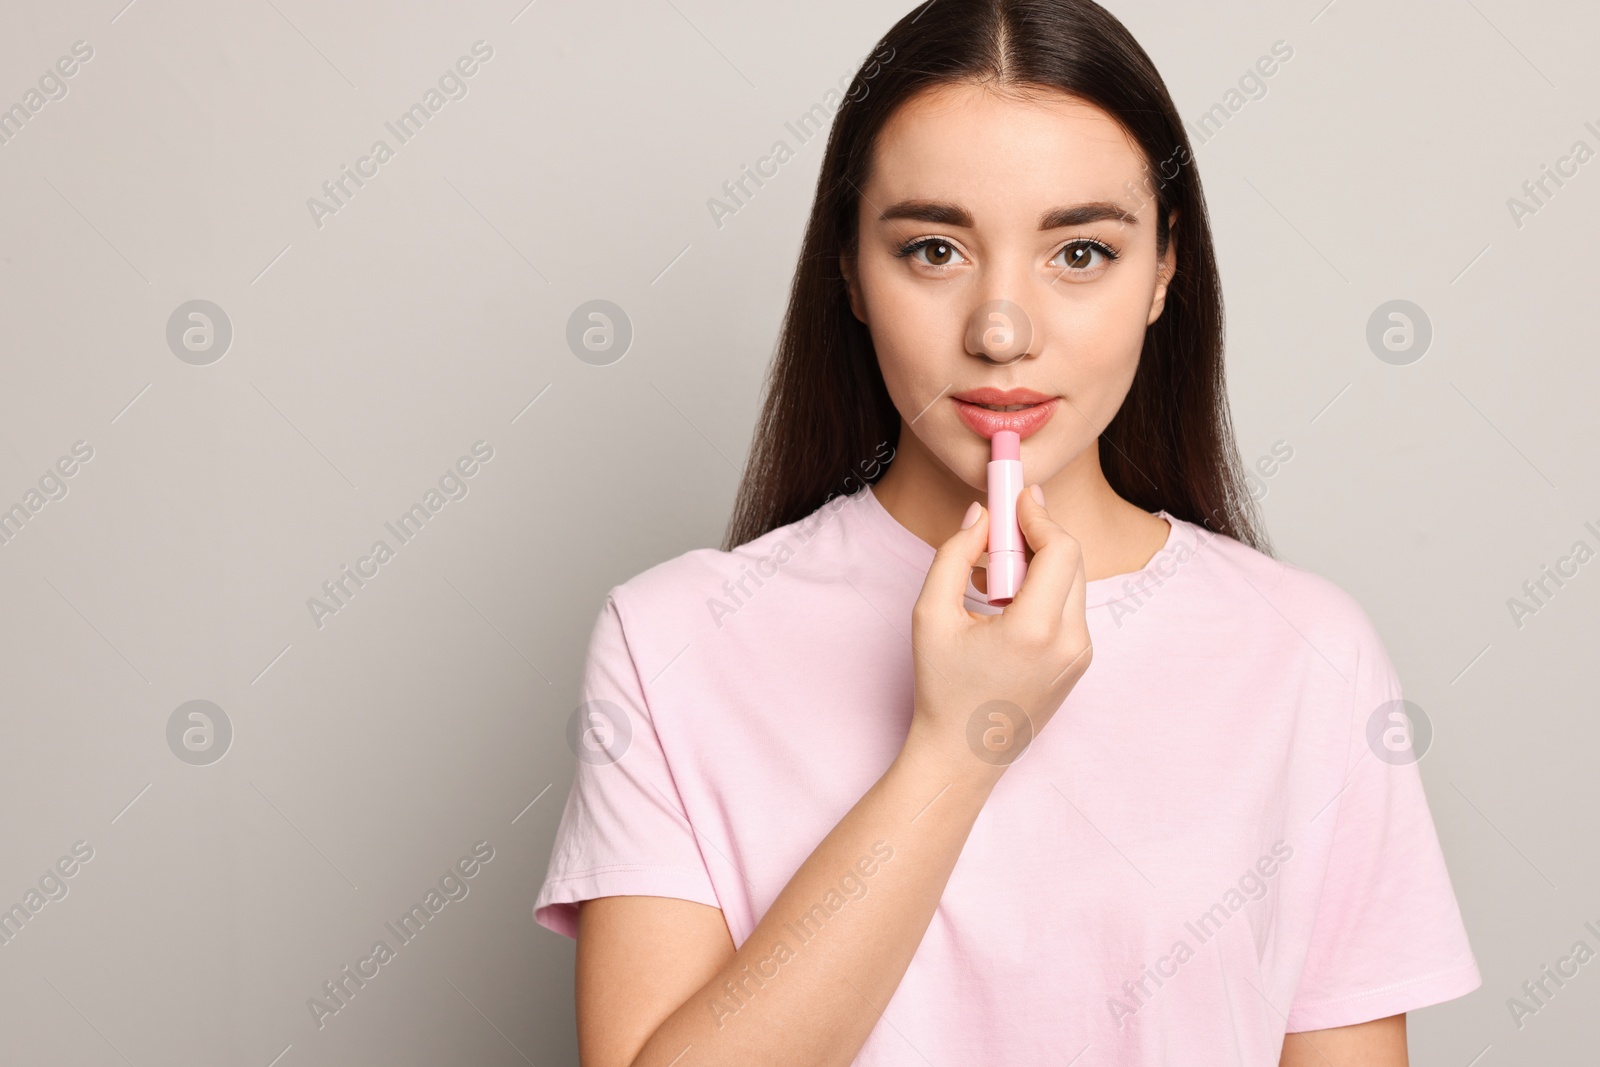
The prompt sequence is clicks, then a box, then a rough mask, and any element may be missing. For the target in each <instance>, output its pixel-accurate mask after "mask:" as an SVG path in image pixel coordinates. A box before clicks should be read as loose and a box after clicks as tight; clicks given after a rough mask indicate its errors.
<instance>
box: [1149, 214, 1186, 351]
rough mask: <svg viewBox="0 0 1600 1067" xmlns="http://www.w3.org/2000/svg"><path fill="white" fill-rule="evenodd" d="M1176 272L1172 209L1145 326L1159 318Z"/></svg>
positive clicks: (1174, 217) (1174, 225)
mask: <svg viewBox="0 0 1600 1067" xmlns="http://www.w3.org/2000/svg"><path fill="white" fill-rule="evenodd" d="M1177 271H1178V211H1177V209H1176V208H1174V209H1173V211H1172V214H1171V215H1169V216H1167V252H1166V254H1165V255H1164V256H1162V257H1161V262H1159V263H1157V264H1156V291H1155V294H1154V295H1153V297H1152V298H1151V300H1150V317H1149V318H1148V319H1146V320H1145V323H1144V324H1145V325H1146V326H1148V325H1150V324H1151V323H1152V322H1155V321H1156V320H1157V319H1159V318H1160V317H1161V310H1162V309H1163V308H1165V307H1166V306H1167V286H1168V285H1169V284H1170V283H1171V281H1172V276H1173V275H1174V274H1176V273H1177Z"/></svg>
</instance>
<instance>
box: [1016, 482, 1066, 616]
mask: <svg viewBox="0 0 1600 1067" xmlns="http://www.w3.org/2000/svg"><path fill="white" fill-rule="evenodd" d="M1017 524H1018V525H1019V526H1021V527H1022V536H1024V537H1025V538H1027V539H1028V545H1029V547H1031V548H1032V549H1033V559H1032V560H1031V561H1030V562H1029V563H1028V573H1027V574H1026V575H1024V576H1023V579H1022V588H1021V589H1019V590H1018V591H1017V596H1016V599H1015V600H1013V601H1012V602H1011V604H1010V606H1008V607H1007V608H1006V614H1007V615H1011V616H1014V617H1016V618H1018V619H1020V620H1022V621H1024V622H1033V623H1036V624H1038V625H1040V626H1054V625H1055V624H1056V623H1057V622H1059V621H1060V620H1062V619H1067V618H1073V617H1076V616H1075V615H1074V612H1082V610H1083V603H1084V589H1083V558H1082V553H1081V552H1080V551H1079V550H1078V545H1077V543H1076V541H1075V540H1074V539H1073V537H1072V535H1071V534H1069V533H1067V531H1066V530H1065V529H1063V528H1062V526H1061V524H1060V523H1058V522H1056V521H1055V520H1054V519H1052V518H1051V517H1050V513H1049V512H1048V511H1047V510H1046V509H1045V507H1044V505H1042V504H1040V503H1039V502H1038V501H1036V500H1034V499H1033V493H1032V492H1030V491H1029V490H1027V489H1024V490H1023V491H1022V492H1021V493H1019V494H1018V495H1017Z"/></svg>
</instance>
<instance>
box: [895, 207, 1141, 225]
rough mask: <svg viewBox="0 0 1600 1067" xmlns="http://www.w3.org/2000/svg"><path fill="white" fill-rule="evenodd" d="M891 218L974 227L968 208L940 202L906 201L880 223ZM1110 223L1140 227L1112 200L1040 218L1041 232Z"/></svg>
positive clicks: (1058, 210) (1135, 218)
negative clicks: (1066, 227) (1093, 223)
mask: <svg viewBox="0 0 1600 1067" xmlns="http://www.w3.org/2000/svg"><path fill="white" fill-rule="evenodd" d="M890 219H912V220H914V221H916V222H932V223H938V224H939V225H943V226H965V227H968V228H971V226H972V216H971V215H970V214H968V213H967V210H966V209H965V208H963V207H959V206H957V205H955V204H950V203H945V202H944V201H940V200H902V201H900V202H899V203H898V204H893V205H891V206H890V207H888V208H886V209H884V211H883V213H882V214H880V215H879V216H878V221H879V222H888V221H889V220H890ZM1108 221H1109V222H1121V223H1125V224H1126V225H1129V226H1137V225H1138V224H1139V217H1138V216H1137V215H1135V214H1133V213H1132V212H1130V211H1129V210H1128V209H1127V208H1124V207H1122V206H1121V205H1118V204H1114V203H1112V202H1110V201H1109V200H1096V201H1093V202H1090V203H1087V204H1073V205H1072V206H1070V207H1058V208H1052V209H1051V210H1049V211H1046V212H1045V213H1044V214H1043V215H1041V216H1039V229H1041V230H1057V229H1061V228H1062V227H1065V226H1083V225H1085V224H1087V223H1091V222H1108Z"/></svg>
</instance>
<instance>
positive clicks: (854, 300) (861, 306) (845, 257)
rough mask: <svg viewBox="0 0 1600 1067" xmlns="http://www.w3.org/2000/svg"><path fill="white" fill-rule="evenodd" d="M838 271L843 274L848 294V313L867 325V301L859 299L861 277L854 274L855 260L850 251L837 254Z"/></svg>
mask: <svg viewBox="0 0 1600 1067" xmlns="http://www.w3.org/2000/svg"><path fill="white" fill-rule="evenodd" d="M839 273H841V274H843V275H844V285H845V291H846V292H847V293H849V295H850V314H852V315H854V316H855V317H856V318H857V319H858V320H859V321H860V322H861V324H862V325H863V326H865V325H867V302H866V301H865V300H863V299H861V279H860V278H859V277H858V276H857V275H856V260H855V256H854V255H852V254H851V253H848V252H844V253H840V255H839Z"/></svg>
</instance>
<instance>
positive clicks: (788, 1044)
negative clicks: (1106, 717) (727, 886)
mask: <svg viewBox="0 0 1600 1067" xmlns="http://www.w3.org/2000/svg"><path fill="white" fill-rule="evenodd" d="M974 763H976V761H974ZM980 766H981V765H980ZM948 770H949V768H945V767H941V766H940V765H939V764H936V763H934V762H933V761H931V760H922V759H919V758H917V757H916V756H915V755H913V754H911V753H910V752H909V751H908V752H905V753H902V755H901V756H900V758H898V759H896V760H895V762H894V763H893V764H892V765H891V766H890V767H889V769H888V770H887V771H885V772H884V775H883V777H882V778H880V779H878V781H877V782H876V783H875V784H874V785H873V786H872V788H871V789H869V790H868V791H867V792H866V793H865V794H864V795H863V796H862V798H861V800H860V801H858V802H857V803H856V806H855V807H854V808H852V809H851V810H850V811H849V813H848V814H846V815H845V817H844V818H843V819H841V820H840V822H839V824H838V825H837V826H835V827H834V828H833V830H832V831H831V832H830V833H829V834H828V836H827V837H825V838H823V840H822V842H821V844H819V845H818V846H817V847H816V849H815V851H813V852H812V853H811V856H810V857H809V858H808V859H807V860H806V861H805V863H804V864H802V865H801V867H800V869H799V870H798V871H797V872H796V873H795V875H794V877H793V878H791V879H790V880H789V884H788V885H787V886H785V887H784V889H783V891H782V892H781V893H780V894H779V895H778V899H777V900H776V901H774V902H773V905H772V907H771V908H769V909H768V910H767V913H766V914H765V915H764V916H763V917H762V919H761V921H760V923H758V924H757V926H756V928H755V931H754V932H753V933H752V934H751V935H750V937H749V938H748V939H747V940H746V941H745V943H744V945H743V946H741V947H740V948H739V950H738V951H737V952H736V951H734V947H733V942H732V940H731V939H730V938H729V936H728V930H727V927H726V925H725V924H724V923H723V919H722V913H721V912H720V911H718V910H717V909H715V908H711V907H707V906H705V905H703V904H695V903H692V902H689V901H681V900H669V899H667V898H663V897H607V898H602V899H600V900H596V901H590V902H586V903H585V904H583V905H582V906H581V907H580V910H579V929H578V1038H579V1047H580V1052H581V1059H582V1062H583V1064H584V1065H585V1067H624V1065H637V1067H646V1065H656V1064H660V1065H665V1064H670V1063H673V1062H674V1060H676V1059H677V1057H678V1056H679V1055H680V1054H682V1053H683V1052H684V1050H685V1049H688V1048H690V1047H691V1046H692V1048H693V1052H692V1054H691V1055H690V1056H689V1057H686V1058H685V1059H684V1060H683V1061H680V1062H690V1061H692V1062H693V1063H695V1064H696V1065H697V1067H698V1065H702V1064H705V1065H710V1064H720V1063H728V1064H741V1065H743V1064H751V1063H761V1064H774V1065H777V1064H790V1063H792V1064H805V1065H807V1067H811V1065H823V1064H841V1065H843V1064H848V1063H850V1061H851V1060H852V1059H854V1058H855V1056H856V1053H857V1052H859V1051H860V1049H861V1046H862V1045H863V1044H864V1043H865V1042H866V1039H867V1035H868V1034H869V1033H870V1032H871V1030H872V1028H873V1026H875V1025H876V1024H877V1022H878V1018H879V1012H880V1011H881V1009H882V1008H883V1006H884V1005H885V1004H886V1003H887V1002H888V1000H889V997H890V996H891V995H892V994H893V993H894V990H895V989H896V987H898V986H899V984H900V979H901V978H902V977H903V976H904V975H905V971H906V968H907V967H908V966H909V965H910V963H911V957H912V956H913V955H914V954H915V953H916V950H917V946H918V945H919V944H921V942H922V937H923V934H924V933H925V932H926V931H927V928H928V923H929V922H930V921H931V920H932V918H933V911H934V908H935V907H936V906H937V905H938V903H939V898H940V896H941V895H942V894H943V892H944V887H945V883H946V882H947V881H948V879H949V877H950V871H951V870H952V869H953V868H954V866H955V862H956V858H957V857H958V856H959V855H960V854H961V849H962V847H963V845H964V844H965V843H966V839H967V835H968V834H969V833H970V832H971V830H972V825H973V821H974V820H975V819H976V818H977V816H978V812H979V811H980V810H982V808H983V804H984V801H985V800H986V799H987V798H988V795H989V791H990V789H991V788H992V787H993V783H994V781H997V780H998V774H997V773H995V772H993V771H990V772H988V773H987V774H985V773H983V772H981V771H979V770H978V769H977V767H968V768H965V769H964V773H963V774H962V775H960V776H955V775H952V774H950V773H946V772H947V771H948ZM885 855H887V856H888V857H889V858H888V859H884V858H883V857H884V856H885ZM869 869H870V870H872V871H873V873H872V874H871V875H863V874H862V871H863V870H869ZM847 875H853V876H854V878H855V881H856V882H858V883H859V884H860V885H863V886H865V887H866V891H865V893H864V894H862V895H861V896H859V898H858V899H851V898H850V897H843V899H844V900H845V903H844V906H843V907H840V908H839V909H838V910H837V911H836V912H834V913H832V914H831V915H830V914H828V912H827V910H826V908H823V909H821V910H820V911H817V912H813V909H814V908H816V907H817V905H819V904H821V903H822V901H823V899H824V898H825V897H827V896H828V894H829V893H830V892H833V893H840V894H841V896H842V893H841V890H840V881H841V879H845V878H846V876H847ZM836 899H838V898H836ZM796 929H804V931H805V932H806V935H807V936H808V937H809V940H806V941H804V942H803V943H802V941H801V940H800V938H799V936H797V934H796V932H795V931H796ZM780 942H781V943H782V944H783V945H784V946H786V947H787V950H788V951H787V952H785V951H784V950H782V949H777V948H776V946H777V945H778V944H779V943H780ZM728 983H732V986H731V987H730V986H729V985H728ZM730 988H732V989H734V990H735V991H736V995H734V994H730V992H729V989H730ZM907 1037H908V1038H909V1039H910V1040H912V1041H913V1043H914V1042H915V1040H916V1037H915V1035H907Z"/></svg>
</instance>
